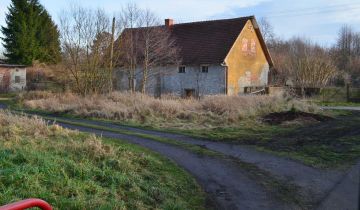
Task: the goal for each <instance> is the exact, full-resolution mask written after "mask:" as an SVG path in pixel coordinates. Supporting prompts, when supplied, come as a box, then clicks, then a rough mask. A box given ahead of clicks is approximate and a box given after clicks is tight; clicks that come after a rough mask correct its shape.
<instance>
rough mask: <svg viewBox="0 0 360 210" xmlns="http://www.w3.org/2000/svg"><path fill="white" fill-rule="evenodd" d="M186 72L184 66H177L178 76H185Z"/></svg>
mask: <svg viewBox="0 0 360 210" xmlns="http://www.w3.org/2000/svg"><path fill="white" fill-rule="evenodd" d="M185 72H186V67H185V66H179V73H180V74H185Z"/></svg>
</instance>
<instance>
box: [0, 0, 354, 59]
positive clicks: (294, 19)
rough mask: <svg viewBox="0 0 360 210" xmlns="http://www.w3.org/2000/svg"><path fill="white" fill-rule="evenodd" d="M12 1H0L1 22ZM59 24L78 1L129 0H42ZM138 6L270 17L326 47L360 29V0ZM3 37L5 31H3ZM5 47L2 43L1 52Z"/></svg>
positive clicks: (226, 0)
mask: <svg viewBox="0 0 360 210" xmlns="http://www.w3.org/2000/svg"><path fill="white" fill-rule="evenodd" d="M10 2H11V1H10V0H0V25H2V26H4V25H5V14H6V13H7V8H8V6H9V5H10ZM40 2H41V3H42V4H43V5H44V6H45V8H46V9H47V10H48V11H49V13H50V14H51V15H52V17H53V19H54V21H55V22H56V23H58V22H59V15H60V14H61V12H62V11H63V10H66V9H69V8H70V5H72V4H77V5H82V6H84V7H87V8H93V9H96V8H101V9H104V10H105V11H106V12H107V13H109V15H114V14H116V13H118V12H119V11H120V10H121V8H122V7H123V6H124V5H126V4H127V3H128V2H129V1H128V0H56V1H54V0H40ZM131 2H135V3H136V4H137V5H138V6H139V7H141V8H144V9H150V10H152V11H153V12H155V13H156V14H157V15H158V16H159V17H160V18H162V19H165V18H172V19H174V21H175V23H176V22H177V23H184V22H193V21H202V20H214V19H224V18H235V17H241V16H248V15H255V16H256V18H257V19H261V18H262V17H265V18H267V20H268V21H269V22H270V23H271V25H272V26H273V28H274V32H275V34H276V35H277V36H278V37H280V38H283V39H289V38H292V37H299V36H300V37H305V38H307V39H311V40H313V41H314V42H317V43H318V44H320V45H323V46H331V45H332V44H334V43H335V42H336V37H337V33H338V31H339V29H340V27H341V26H342V25H344V24H348V25H351V26H352V27H353V28H354V30H356V31H359V32H360V15H359V14H360V0H331V1H330V0H302V1H294V0H132V1H131ZM0 36H2V34H1V33H0ZM1 52H3V47H2V46H0V54H1Z"/></svg>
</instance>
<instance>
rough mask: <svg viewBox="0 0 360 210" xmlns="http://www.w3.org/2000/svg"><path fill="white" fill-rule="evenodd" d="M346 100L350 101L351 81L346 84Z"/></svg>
mask: <svg viewBox="0 0 360 210" xmlns="http://www.w3.org/2000/svg"><path fill="white" fill-rule="evenodd" d="M346 101H347V102H350V85H349V83H347V84H346Z"/></svg>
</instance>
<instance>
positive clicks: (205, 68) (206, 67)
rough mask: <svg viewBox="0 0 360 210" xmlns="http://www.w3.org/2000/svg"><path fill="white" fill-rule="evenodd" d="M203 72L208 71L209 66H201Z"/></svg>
mask: <svg viewBox="0 0 360 210" xmlns="http://www.w3.org/2000/svg"><path fill="white" fill-rule="evenodd" d="M201 72H202V73H208V72H209V66H205V65H204V66H201Z"/></svg>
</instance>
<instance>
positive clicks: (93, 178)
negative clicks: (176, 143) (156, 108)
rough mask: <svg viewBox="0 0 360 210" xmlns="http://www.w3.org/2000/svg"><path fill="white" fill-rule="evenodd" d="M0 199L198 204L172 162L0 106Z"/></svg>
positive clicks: (72, 204)
mask: <svg viewBox="0 0 360 210" xmlns="http://www.w3.org/2000/svg"><path fill="white" fill-rule="evenodd" d="M0 124H1V127H0V167H1V171H0V195H1V196H0V205H2V204H6V203H10V202H13V201H17V200H21V199H25V198H29V197H37V198H41V199H44V200H46V201H48V202H49V203H51V204H52V205H53V206H54V207H55V208H56V209H203V208H204V202H205V201H204V193H203V192H202V191H201V190H200V188H199V186H198V185H197V184H196V182H195V180H194V179H193V178H192V177H191V176H189V175H188V174H187V173H186V172H184V171H183V170H181V169H179V168H178V167H177V166H176V165H175V164H173V163H172V162H170V161H168V160H166V159H164V158H162V157H160V156H159V155H157V154H154V153H152V152H150V151H148V150H145V149H142V148H139V147H137V146H134V145H129V144H126V143H123V142H120V141H115V140H112V139H100V138H97V137H95V136H91V135H87V134H83V133H79V132H74V131H69V130H65V129H63V128H61V127H59V126H56V125H50V126H48V125H46V124H45V122H44V121H42V120H40V119H38V118H32V119H28V118H26V117H19V116H14V115H12V114H9V113H6V112H3V111H0Z"/></svg>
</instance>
